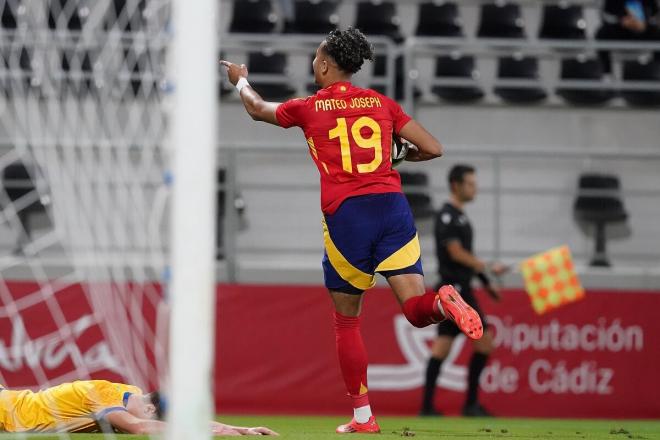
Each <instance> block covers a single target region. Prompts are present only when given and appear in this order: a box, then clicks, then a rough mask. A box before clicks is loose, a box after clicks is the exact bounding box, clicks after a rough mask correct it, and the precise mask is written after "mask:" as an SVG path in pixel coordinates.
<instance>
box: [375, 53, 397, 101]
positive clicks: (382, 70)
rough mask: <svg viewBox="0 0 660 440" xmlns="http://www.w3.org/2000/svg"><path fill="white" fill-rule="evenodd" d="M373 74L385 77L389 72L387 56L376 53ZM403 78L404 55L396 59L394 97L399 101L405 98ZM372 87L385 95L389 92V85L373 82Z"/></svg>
mask: <svg viewBox="0 0 660 440" xmlns="http://www.w3.org/2000/svg"><path fill="white" fill-rule="evenodd" d="M372 74H373V76H374V77H384V76H385V75H386V74H387V56H385V55H376V58H375V59H374V68H373V71H372ZM403 79H404V78H403V57H402V56H398V57H396V59H395V60H394V99H396V100H397V101H400V100H401V99H403V87H404V84H403ZM371 88H372V89H374V90H376V91H377V92H379V93H382V94H383V95H386V94H387V93H386V92H387V87H385V85H383V84H373V85H372V86H371Z"/></svg>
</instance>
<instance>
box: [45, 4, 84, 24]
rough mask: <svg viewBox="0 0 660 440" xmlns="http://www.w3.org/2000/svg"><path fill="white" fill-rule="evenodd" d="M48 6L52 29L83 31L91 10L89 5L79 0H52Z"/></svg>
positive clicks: (49, 22) (49, 21)
mask: <svg viewBox="0 0 660 440" xmlns="http://www.w3.org/2000/svg"><path fill="white" fill-rule="evenodd" d="M46 7H47V8H48V9H47V12H48V27H49V28H50V29H51V30H64V29H66V30H69V31H81V30H82V28H83V26H84V24H85V22H86V21H87V18H88V17H89V12H90V10H89V7H87V6H86V5H85V3H84V2H82V1H79V0H50V1H49V2H46Z"/></svg>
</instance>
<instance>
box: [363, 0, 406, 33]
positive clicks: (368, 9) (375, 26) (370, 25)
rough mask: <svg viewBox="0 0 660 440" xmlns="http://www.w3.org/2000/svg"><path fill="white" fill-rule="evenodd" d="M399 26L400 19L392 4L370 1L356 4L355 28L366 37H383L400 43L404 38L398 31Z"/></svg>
mask: <svg viewBox="0 0 660 440" xmlns="http://www.w3.org/2000/svg"><path fill="white" fill-rule="evenodd" d="M400 24H401V19H400V18H399V16H398V15H397V12H396V5H395V4H394V3H393V2H388V1H375V0H371V1H363V2H360V3H358V6H357V19H356V21H355V27H357V28H358V29H360V30H361V31H362V32H364V33H365V34H366V35H367V36H370V35H384V36H387V37H390V38H391V39H392V41H394V42H395V43H402V42H403V40H404V37H403V34H402V33H401V30H400V29H399V25H400Z"/></svg>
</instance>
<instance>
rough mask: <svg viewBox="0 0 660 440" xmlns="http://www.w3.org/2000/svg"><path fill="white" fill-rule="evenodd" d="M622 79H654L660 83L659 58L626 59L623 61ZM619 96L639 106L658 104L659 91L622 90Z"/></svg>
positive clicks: (659, 98) (659, 101)
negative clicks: (650, 59)
mask: <svg viewBox="0 0 660 440" xmlns="http://www.w3.org/2000/svg"><path fill="white" fill-rule="evenodd" d="M623 81H624V84H625V81H655V84H660V60H655V61H648V60H628V61H624V63H623ZM621 96H622V97H623V99H624V100H625V101H626V102H627V103H628V104H629V105H634V106H639V107H655V106H659V105H660V91H657V90H655V91H638V90H622V91H621Z"/></svg>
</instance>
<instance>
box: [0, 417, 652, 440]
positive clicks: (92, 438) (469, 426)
mask: <svg viewBox="0 0 660 440" xmlns="http://www.w3.org/2000/svg"><path fill="white" fill-rule="evenodd" d="M221 420H222V421H223V422H225V423H229V424H232V425H241V426H258V425H259V426H268V427H269V428H272V429H274V430H275V431H277V432H279V433H280V434H281V435H282V437H280V438H282V439H301V440H302V439H305V440H323V439H334V440H337V438H338V436H337V434H335V433H334V430H335V427H336V426H337V425H339V424H341V423H345V422H346V419H345V418H339V417H291V416H289V417H265V416H264V417H262V416H250V417H235V416H225V417H222V418H221ZM378 423H379V424H380V427H381V430H382V433H381V435H380V436H376V437H375V438H378V439H383V440H384V439H400V438H401V437H414V438H415V439H420V440H422V439H459V440H460V439H475V440H481V439H516V440H519V439H547V440H565V439H566V440H581V439H593V440H596V439H599V440H600V439H603V440H628V439H639V440H644V439H649V440H650V439H658V440H660V420H659V421H638V420H557V419H553V420H548V419H504V418H488V419H484V418H453V417H439V418H428V417H425V418H416V417H379V418H378ZM351 436H355V435H354V434H352V435H349V438H351ZM358 437H359V438H365V437H367V436H366V435H359V436H358ZM14 438H16V439H18V438H26V436H20V437H19V436H16V435H0V440H5V439H14ZM27 438H29V439H30V440H31V439H35V440H37V439H38V440H62V437H60V436H54V435H50V436H45V435H38V436H37V435H33V436H29V437H27ZM71 438H72V440H102V439H103V435H101V434H74V435H71ZM119 438H121V440H129V439H130V440H133V439H136V440H137V439H147V437H141V436H133V435H122V436H119ZM218 438H222V437H218ZM367 438H369V437H367Z"/></svg>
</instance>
